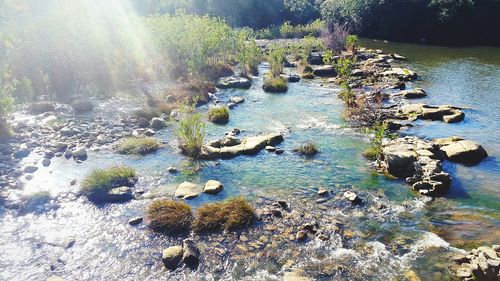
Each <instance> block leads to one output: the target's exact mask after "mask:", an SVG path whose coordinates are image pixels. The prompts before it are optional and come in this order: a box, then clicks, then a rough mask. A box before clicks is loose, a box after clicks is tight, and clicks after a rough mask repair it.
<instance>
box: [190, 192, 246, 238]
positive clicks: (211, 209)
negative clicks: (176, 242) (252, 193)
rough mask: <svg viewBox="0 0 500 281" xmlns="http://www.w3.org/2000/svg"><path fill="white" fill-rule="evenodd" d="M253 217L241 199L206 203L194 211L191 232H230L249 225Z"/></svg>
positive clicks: (244, 201)
mask: <svg viewBox="0 0 500 281" xmlns="http://www.w3.org/2000/svg"><path fill="white" fill-rule="evenodd" d="M254 217H255V211H254V209H253V207H252V206H251V205H250V204H249V203H248V202H247V201H246V200H245V199H244V198H243V197H236V198H233V199H229V200H226V201H223V202H218V203H207V204H203V205H201V206H200V207H199V208H198V209H197V210H196V215H195V219H194V222H193V230H194V231H195V232H207V231H218V230H222V229H224V230H232V229H236V228H238V227H242V226H246V225H250V224H251V223H252V222H253V220H254Z"/></svg>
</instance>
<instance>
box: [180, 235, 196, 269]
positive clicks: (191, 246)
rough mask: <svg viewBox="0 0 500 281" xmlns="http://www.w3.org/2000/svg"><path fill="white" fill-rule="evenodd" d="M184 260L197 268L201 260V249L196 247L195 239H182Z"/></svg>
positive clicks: (188, 264) (191, 266)
mask: <svg viewBox="0 0 500 281" xmlns="http://www.w3.org/2000/svg"><path fill="white" fill-rule="evenodd" d="M182 249H183V251H184V253H183V254H182V261H183V262H184V263H185V264H186V265H187V266H188V267H190V268H195V267H197V266H198V264H199V262H200V250H198V247H196V244H195V243H194V241H193V240H190V239H185V240H184V241H182Z"/></svg>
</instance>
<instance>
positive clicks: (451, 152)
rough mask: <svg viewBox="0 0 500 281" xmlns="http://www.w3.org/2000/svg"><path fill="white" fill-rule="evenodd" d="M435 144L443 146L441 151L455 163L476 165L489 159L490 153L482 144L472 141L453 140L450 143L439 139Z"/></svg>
mask: <svg viewBox="0 0 500 281" xmlns="http://www.w3.org/2000/svg"><path fill="white" fill-rule="evenodd" d="M435 142H437V143H439V144H441V146H440V148H439V149H440V150H441V151H443V152H444V154H445V155H446V158H447V159H449V160H450V161H453V162H459V163H468V164H476V163H479V162H481V161H482V160H483V159H484V158H486V157H488V153H487V152H486V150H484V148H483V147H482V146H481V145H480V144H478V143H476V142H473V141H470V140H462V139H460V138H451V139H448V141H446V139H440V140H439V139H438V140H435Z"/></svg>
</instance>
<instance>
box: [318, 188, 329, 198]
mask: <svg viewBox="0 0 500 281" xmlns="http://www.w3.org/2000/svg"><path fill="white" fill-rule="evenodd" d="M328 193H330V191H329V190H328V189H326V188H324V187H320V188H319V189H318V195H319V196H326V195H328Z"/></svg>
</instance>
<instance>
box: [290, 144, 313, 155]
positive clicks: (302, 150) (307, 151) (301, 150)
mask: <svg viewBox="0 0 500 281" xmlns="http://www.w3.org/2000/svg"><path fill="white" fill-rule="evenodd" d="M293 151H294V152H296V153H298V154H300V155H305V156H313V155H315V154H317V153H318V152H319V148H318V147H317V146H316V145H315V144H314V143H312V142H308V143H305V144H302V145H300V146H299V147H297V148H295V149H294V150H293Z"/></svg>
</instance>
